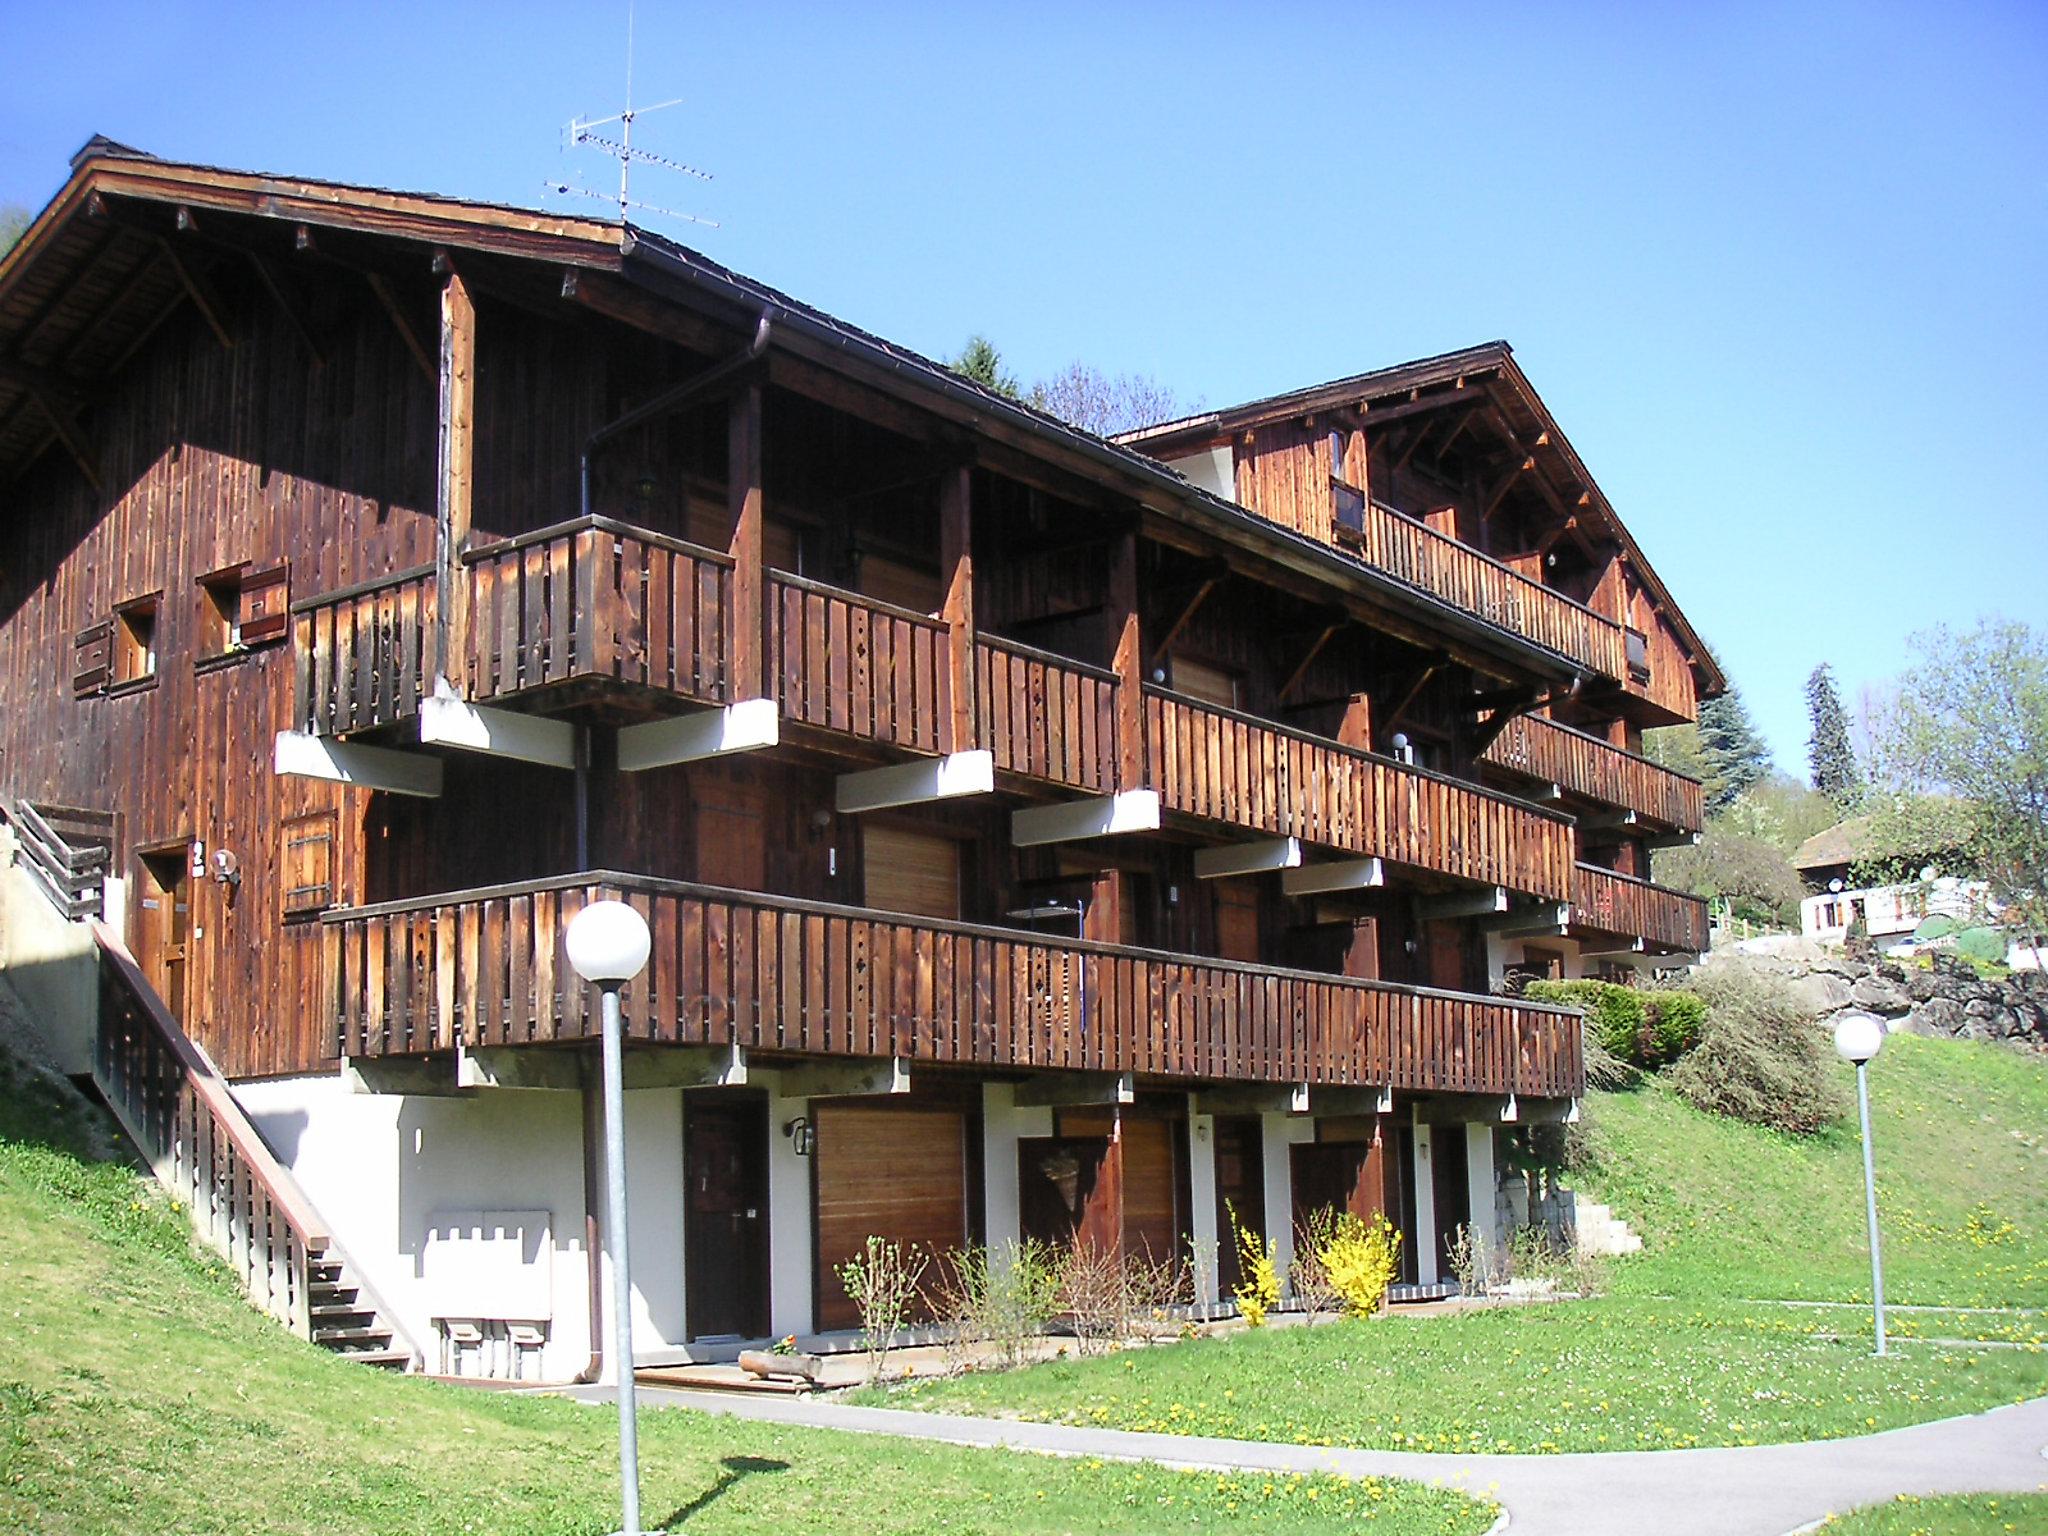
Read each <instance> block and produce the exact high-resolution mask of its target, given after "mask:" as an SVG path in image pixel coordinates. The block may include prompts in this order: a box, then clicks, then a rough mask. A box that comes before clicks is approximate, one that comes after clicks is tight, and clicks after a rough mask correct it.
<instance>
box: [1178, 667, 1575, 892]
mask: <svg viewBox="0 0 2048 1536" xmlns="http://www.w3.org/2000/svg"><path fill="white" fill-rule="evenodd" d="M1145 744H1146V761H1147V767H1148V769H1149V772H1150V779H1151V784H1152V786H1153V787H1154V788H1155V789H1157V790H1158V791H1159V800H1160V804H1161V805H1162V806H1163V807H1164V808H1165V809H1167V810H1170V811H1178V812H1180V813H1182V814H1183V815H1188V816H1196V817H1200V818H1202V819H1203V820H1206V821H1216V822H1223V823H1227V824H1229V825H1232V826H1240V827H1248V828H1251V829H1253V830H1256V831H1260V832H1267V833H1271V834H1272V835H1274V836H1277V837H1298V838H1301V839H1302V840H1304V841H1306V842H1311V843H1316V844H1319V845H1321V846H1323V847H1326V848H1335V849H1341V850H1343V851H1346V852H1350V853H1357V854H1366V855H1377V856H1379V857H1381V858H1386V859H1391V860H1394V861H1396V862H1398V863H1402V864H1411V865H1414V866H1416V867H1418V868H1421V869H1429V870H1435V871H1437V872H1439V873H1441V874H1447V875H1455V876H1456V877H1458V878H1459V879H1462V880H1473V881H1478V882H1481V883H1483V884H1487V885H1502V886H1506V887H1507V888H1508V889H1509V890H1512V891H1517V892H1521V893H1524V894H1526V895H1531V896H1537V897H1541V898H1542V899H1544V900H1547V901H1564V900H1567V899H1568V898H1569V895H1570V892H1571V889H1572V859H1573V857H1574V853H1575V844H1574V839H1573V830H1572V823H1571V821H1570V819H1569V818H1568V817H1565V816H1561V815H1559V814H1557V813H1556V812H1553V811H1546V810H1542V809H1539V808H1538V807H1536V806H1533V805H1528V804H1525V803H1523V802H1522V801H1519V800H1515V799H1512V798H1510V797H1509V796H1507V795H1502V794H1498V793H1496V792H1495V791H1493V790H1489V789H1483V788H1481V787H1479V786H1478V785H1475V784H1468V783H1465V782H1464V781H1462V780H1459V779H1451V778H1446V777H1444V776H1443V775H1441V774H1436V773H1431V772H1428V771H1427V770H1425V769H1421V768H1413V767H1410V766H1408V765H1406V764H1404V763H1398V762H1395V761H1394V760H1393V759H1391V758H1385V757H1378V756H1375V755H1374V754H1372V753H1369V752H1361V751H1359V750H1358V749H1356V748H1354V747H1346V746H1342V745H1340V744H1339V743H1337V742H1334V741H1330V740H1327V739H1326V738H1324V737H1320V736H1311V735H1308V734H1307V733H1305V732H1302V731H1292V730H1288V729H1286V728H1285V727H1282V726H1278V725H1274V724H1272V723H1271V722H1270V721H1265V720H1260V719H1257V718H1255V717H1253V716H1251V715H1243V714H1239V713H1237V712H1236V711H1235V710H1228V709H1222V708H1219V707H1218V706H1216V705H1213V704H1203V703H1200V702H1198V701H1197V700H1194V699H1191V698H1188V697H1186V696H1184V695H1181V694H1176V693H1168V692H1167V691H1165V690H1164V689H1160V688H1153V687H1147V688H1146V689H1145Z"/></svg>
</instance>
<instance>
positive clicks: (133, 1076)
mask: <svg viewBox="0 0 2048 1536" xmlns="http://www.w3.org/2000/svg"><path fill="white" fill-rule="evenodd" d="M93 936H94V938H95V939H96V940H97V941H98V945H99V962H100V963H99V975H100V994H99V1038H98V1043H97V1045H96V1047H95V1054H94V1063H93V1078H94V1081H95V1082H96V1083H97V1085H98V1086H99V1089H100V1091H101V1093H102V1094H103V1095H104V1096H105V1098H106V1100H107V1103H108V1104H109V1105H110V1106H112V1108H113V1111H114V1114H115V1116H116V1118H118V1119H119V1120H120V1122H121V1125H122V1128H123V1129H124V1130H126V1131H127V1133H128V1136H129V1138H130V1139H131V1140H132V1141H134V1143H135V1144H136V1146H137V1147H139V1148H140V1149H141V1150H142V1152H143V1154H144V1156H145V1157H146V1158H147V1159H148V1161H149V1163H150V1165H151V1167H152V1169H153V1170H154V1171H155V1173H156V1176H157V1178H158V1180H159V1181H160V1182H161V1183H162V1184H164V1185H165V1187H167V1188H168V1189H169V1190H171V1192H172V1193H173V1194H174V1195H175V1196H176V1197H177V1198H178V1200H180V1201H181V1202H182V1203H183V1204H184V1206H185V1208H186V1210H187V1212H189V1214H190V1216H191V1219H192V1224H193V1226H194V1228H195V1229H196V1230H197V1231H198V1233H199V1235H200V1237H201V1238H202V1239H203V1240H204V1241H205V1242H207V1243H208V1244H209V1245H211V1246H212V1247H213V1248H214V1249H216V1250H217V1251H218V1252H219V1253H220V1255H221V1256H222V1257H223V1258H225V1259H226V1260H227V1262H228V1266H229V1267H230V1268H231V1269H233V1270H234V1272H235V1277H236V1279H237V1280H239V1281H240V1282H241V1283H242V1285H243V1287H244V1288H245V1289H246V1290H247V1291H248V1293H249V1296H250V1299H251V1300H252V1301H254V1302H255V1304H256V1305H257V1306H259V1307H261V1308H262V1309H263V1310H264V1311H265V1312H268V1313H269V1314H270V1315H271V1316H272V1317H274V1318H276V1319H277V1320H278V1321H279V1322H281V1323H283V1324H284V1325H285V1326H286V1327H288V1328H290V1329H291V1330H292V1332H294V1333H296V1334H297V1335H298V1336H299V1337H300V1338H306V1339H310V1338H311V1337H312V1336H313V1324H312V1313H311V1310H310V1308H311V1302H310V1296H309V1285H310V1282H309V1277H308V1273H307V1269H308V1265H309V1263H310V1262H311V1261H312V1260H313V1259H314V1258H315V1257H317V1256H319V1255H320V1254H322V1253H324V1252H325V1251H326V1250H327V1248H328V1246H329V1244H330V1241H331V1239H330V1238H329V1236H328V1234H327V1231H326V1229H325V1227H324V1226H323V1225H322V1224H321V1222H320V1220H319V1218H318V1217H317V1216H316V1215H315V1214H314V1213H313V1211H312V1210H311V1209H310V1208H309V1207H308V1206H307V1205H306V1204H305V1203H304V1201H303V1200H302V1199H300V1198H299V1196H298V1194H297V1192H296V1189H295V1187H294V1185H293V1184H292V1181H291V1177H290V1175H289V1174H287V1173H286V1172H285V1171H284V1170H283V1169H282V1168H281V1167H280V1166H279V1165H278V1163H277V1160H276V1159H275V1158H274V1157H272V1156H271V1153H270V1149H269V1148H268V1147H266V1146H265V1145H264V1144H263V1139H262V1137H260V1136H259V1135H258V1134H257V1132H256V1128H255V1127H254V1126H253V1125H251V1124H250V1123H249V1120H248V1117H247V1116H246V1115H244V1114H243V1113H242V1110H241V1106H240V1105H238V1104H236V1103H235V1100H234V1096H233V1095H232V1094H231V1093H229V1091H228V1086H227V1084H226V1083H225V1082H224V1081H223V1080H222V1079H221V1077H220V1075H219V1074H218V1073H217V1072H216V1071H215V1070H214V1068H213V1064H212V1063H211V1062H209V1061H208V1060H207V1059H206V1057H205V1055H204V1054H203V1053H202V1052H201V1051H200V1050H199V1048H198V1047H197V1046H195V1045H194V1044H193V1043H192V1042H191V1041H190V1040H189V1039H187V1038H186V1036H185V1032H184V1031H183V1030H182V1029H180V1028H179V1027H178V1024H177V1021H176V1020H174V1019H172V1018H171V1017H170V1015H169V1014H168V1013H166V1012H165V1011H164V1008H163V1004H162V1003H161V1002H160V1001H159V1000H158V999H157V997H156V994H155V992H154V990H153V989H152V988H151V987H150V985H149V983H148V982H147V980H145V979H144V977H143V976H142V973H141V972H140V970H138V969H137V967H136V965H135V962H134V960H133V959H132V958H131V957H130V956H129V955H128V953H127V951H126V950H125V949H123V948H122V947H121V944H120V941H119V940H117V939H115V938H114V937H113V936H112V934H111V933H110V932H109V931H108V930H107V929H106V928H104V927H102V926H101V925H100V924H98V923H95V924H93Z"/></svg>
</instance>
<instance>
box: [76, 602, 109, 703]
mask: <svg viewBox="0 0 2048 1536" xmlns="http://www.w3.org/2000/svg"><path fill="white" fill-rule="evenodd" d="M72 647H73V649H72V659H71V691H72V693H73V694H74V695H76V696H77V697H78V698H81V699H82V698H86V697H88V696H89V695H91V694H95V693H104V692H105V691H106V687H107V680H108V679H109V678H111V677H112V676H113V675H114V621H113V620H112V619H101V620H100V621H99V623H97V624H88V625H87V626H86V627H85V628H84V629H81V630H80V631H79V632H78V634H77V635H76V636H75V637H74V638H73V641H72Z"/></svg>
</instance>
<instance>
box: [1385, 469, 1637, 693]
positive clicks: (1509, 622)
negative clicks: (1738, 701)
mask: <svg viewBox="0 0 2048 1536" xmlns="http://www.w3.org/2000/svg"><path fill="white" fill-rule="evenodd" d="M1354 543H1355V547H1356V549H1357V550H1358V553H1359V554H1360V556H1361V557H1362V558H1363V559H1364V560H1365V562H1366V564H1368V565H1372V566H1377V567H1378V568H1379V569H1380V570H1383V571H1386V572H1387V573H1388V574H1389V575H1393V576H1398V577H1399V578H1400V579H1401V580H1403V581H1405V582H1407V583H1408V584H1409V585H1410V586H1415V587H1420V588H1422V589H1423V590H1424V591H1425V592H1432V593H1434V594H1436V595H1437V596H1438V597H1440V598H1442V599H1443V600H1444V601H1446V602H1448V603H1451V604H1453V605H1454V606H1456V607H1459V608H1462V609H1464V610H1465V611H1466V612H1467V613H1471V614H1476V615H1478V616H1479V617H1480V618H1482V619H1484V620H1486V621H1487V622H1488V623H1489V624H1497V625H1499V626H1500V627H1501V628H1503V629H1509V630H1513V631H1514V632H1515V633H1516V634H1518V635H1521V636H1523V637H1524V638H1525V639H1529V640H1534V641H1535V642H1536V643H1537V644H1538V645H1543V646H1548V647H1549V648H1550V649H1551V650H1553V651H1557V652H1559V653H1561V654H1562V655H1565V656H1569V657H1570V658H1571V659H1572V660H1574V661H1576V662H1579V663H1580V664H1581V665H1583V666H1585V667H1588V668H1590V669H1591V670H1592V671H1594V672H1597V673H1599V674H1600V675H1601V676H1602V677H1608V678H1614V679H1616V680H1622V679H1625V678H1626V677H1627V676H1628V651H1627V640H1626V637H1625V635H1624V633H1623V630H1622V627H1621V625H1619V624H1617V623H1615V622H1614V621H1613V620H1612V619H1610V618H1607V617H1605V616H1604V615H1602V614H1598V613H1595V612H1594V611H1593V610H1592V609H1591V608H1588V607H1587V606H1586V605H1585V604H1583V603H1578V602H1574V601H1573V600H1572V599H1571V598H1569V597H1566V596H1565V595H1564V594H1563V593H1562V592H1559V591H1556V590H1555V589H1553V588H1550V587H1546V586H1544V585H1543V584H1542V583H1541V582H1539V581H1531V580H1530V579H1529V578H1528V577H1526V576H1524V575H1522V574H1521V573H1520V572H1519V571H1516V570H1514V569H1512V568H1511V567H1509V566H1506V565H1503V564H1502V563H1501V562H1500V561H1498V560H1495V559H1494V558H1493V557H1492V556H1490V555H1484V554H1481V553H1480V552H1479V551H1478V550H1476V549H1474V548H1472V547H1471V546H1470V545H1468V544H1461V543H1459V542H1458V540H1456V539H1454V538H1452V537H1450V535H1448V534H1443V533H1439V532H1437V531H1436V530H1435V529H1434V528H1432V527H1430V526H1429V525H1428V524H1427V523H1424V522H1422V521H1420V520H1419V519H1416V518H1413V517H1409V516H1408V515H1407V514H1406V513H1403V512H1397V511H1395V510H1394V509H1393V508H1392V507H1389V506H1385V505H1383V504H1382V503H1380V502H1372V503H1370V504H1369V505H1367V507H1366V508H1365V512H1364V521H1363V526H1362V527H1361V528H1360V529H1359V531H1358V533H1357V536H1356V539H1355V541H1354Z"/></svg>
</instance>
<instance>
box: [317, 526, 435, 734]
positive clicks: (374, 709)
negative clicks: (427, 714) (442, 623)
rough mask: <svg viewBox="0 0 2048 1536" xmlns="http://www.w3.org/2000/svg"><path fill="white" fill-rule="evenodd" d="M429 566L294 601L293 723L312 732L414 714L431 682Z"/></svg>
mask: <svg viewBox="0 0 2048 1536" xmlns="http://www.w3.org/2000/svg"><path fill="white" fill-rule="evenodd" d="M436 605H437V596H436V591H435V583H434V568H433V567H432V566H430V565H421V566H415V567H414V568H413V569H411V570H408V571H399V572H396V573H395V574H393V575H390V576H383V577H379V578H378V579H377V580H375V581H366V582H363V583H360V584H359V585H357V586H353V587H344V588H342V589H341V590H339V591H336V592H326V593H322V594H321V595H320V596H319V597H315V598H310V599H308V600H306V601H303V602H298V603H294V604H293V605H292V683H293V687H292V724H293V725H294V727H295V728H297V729H299V730H302V731H309V732H311V733H313V734H314V735H317V736H341V735H346V734H348V733H349V732H352V731H366V730H370V729H372V728H373V727H376V726H382V725H390V724H392V723H393V722H394V721H398V720H403V719H406V718H408V717H410V716H412V715H416V714H418V713H419V708H420V700H421V699H423V698H425V697H426V696H427V695H428V694H429V693H431V692H432V691H433V687H434V677H433V672H434V626H435V618H436Z"/></svg>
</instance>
